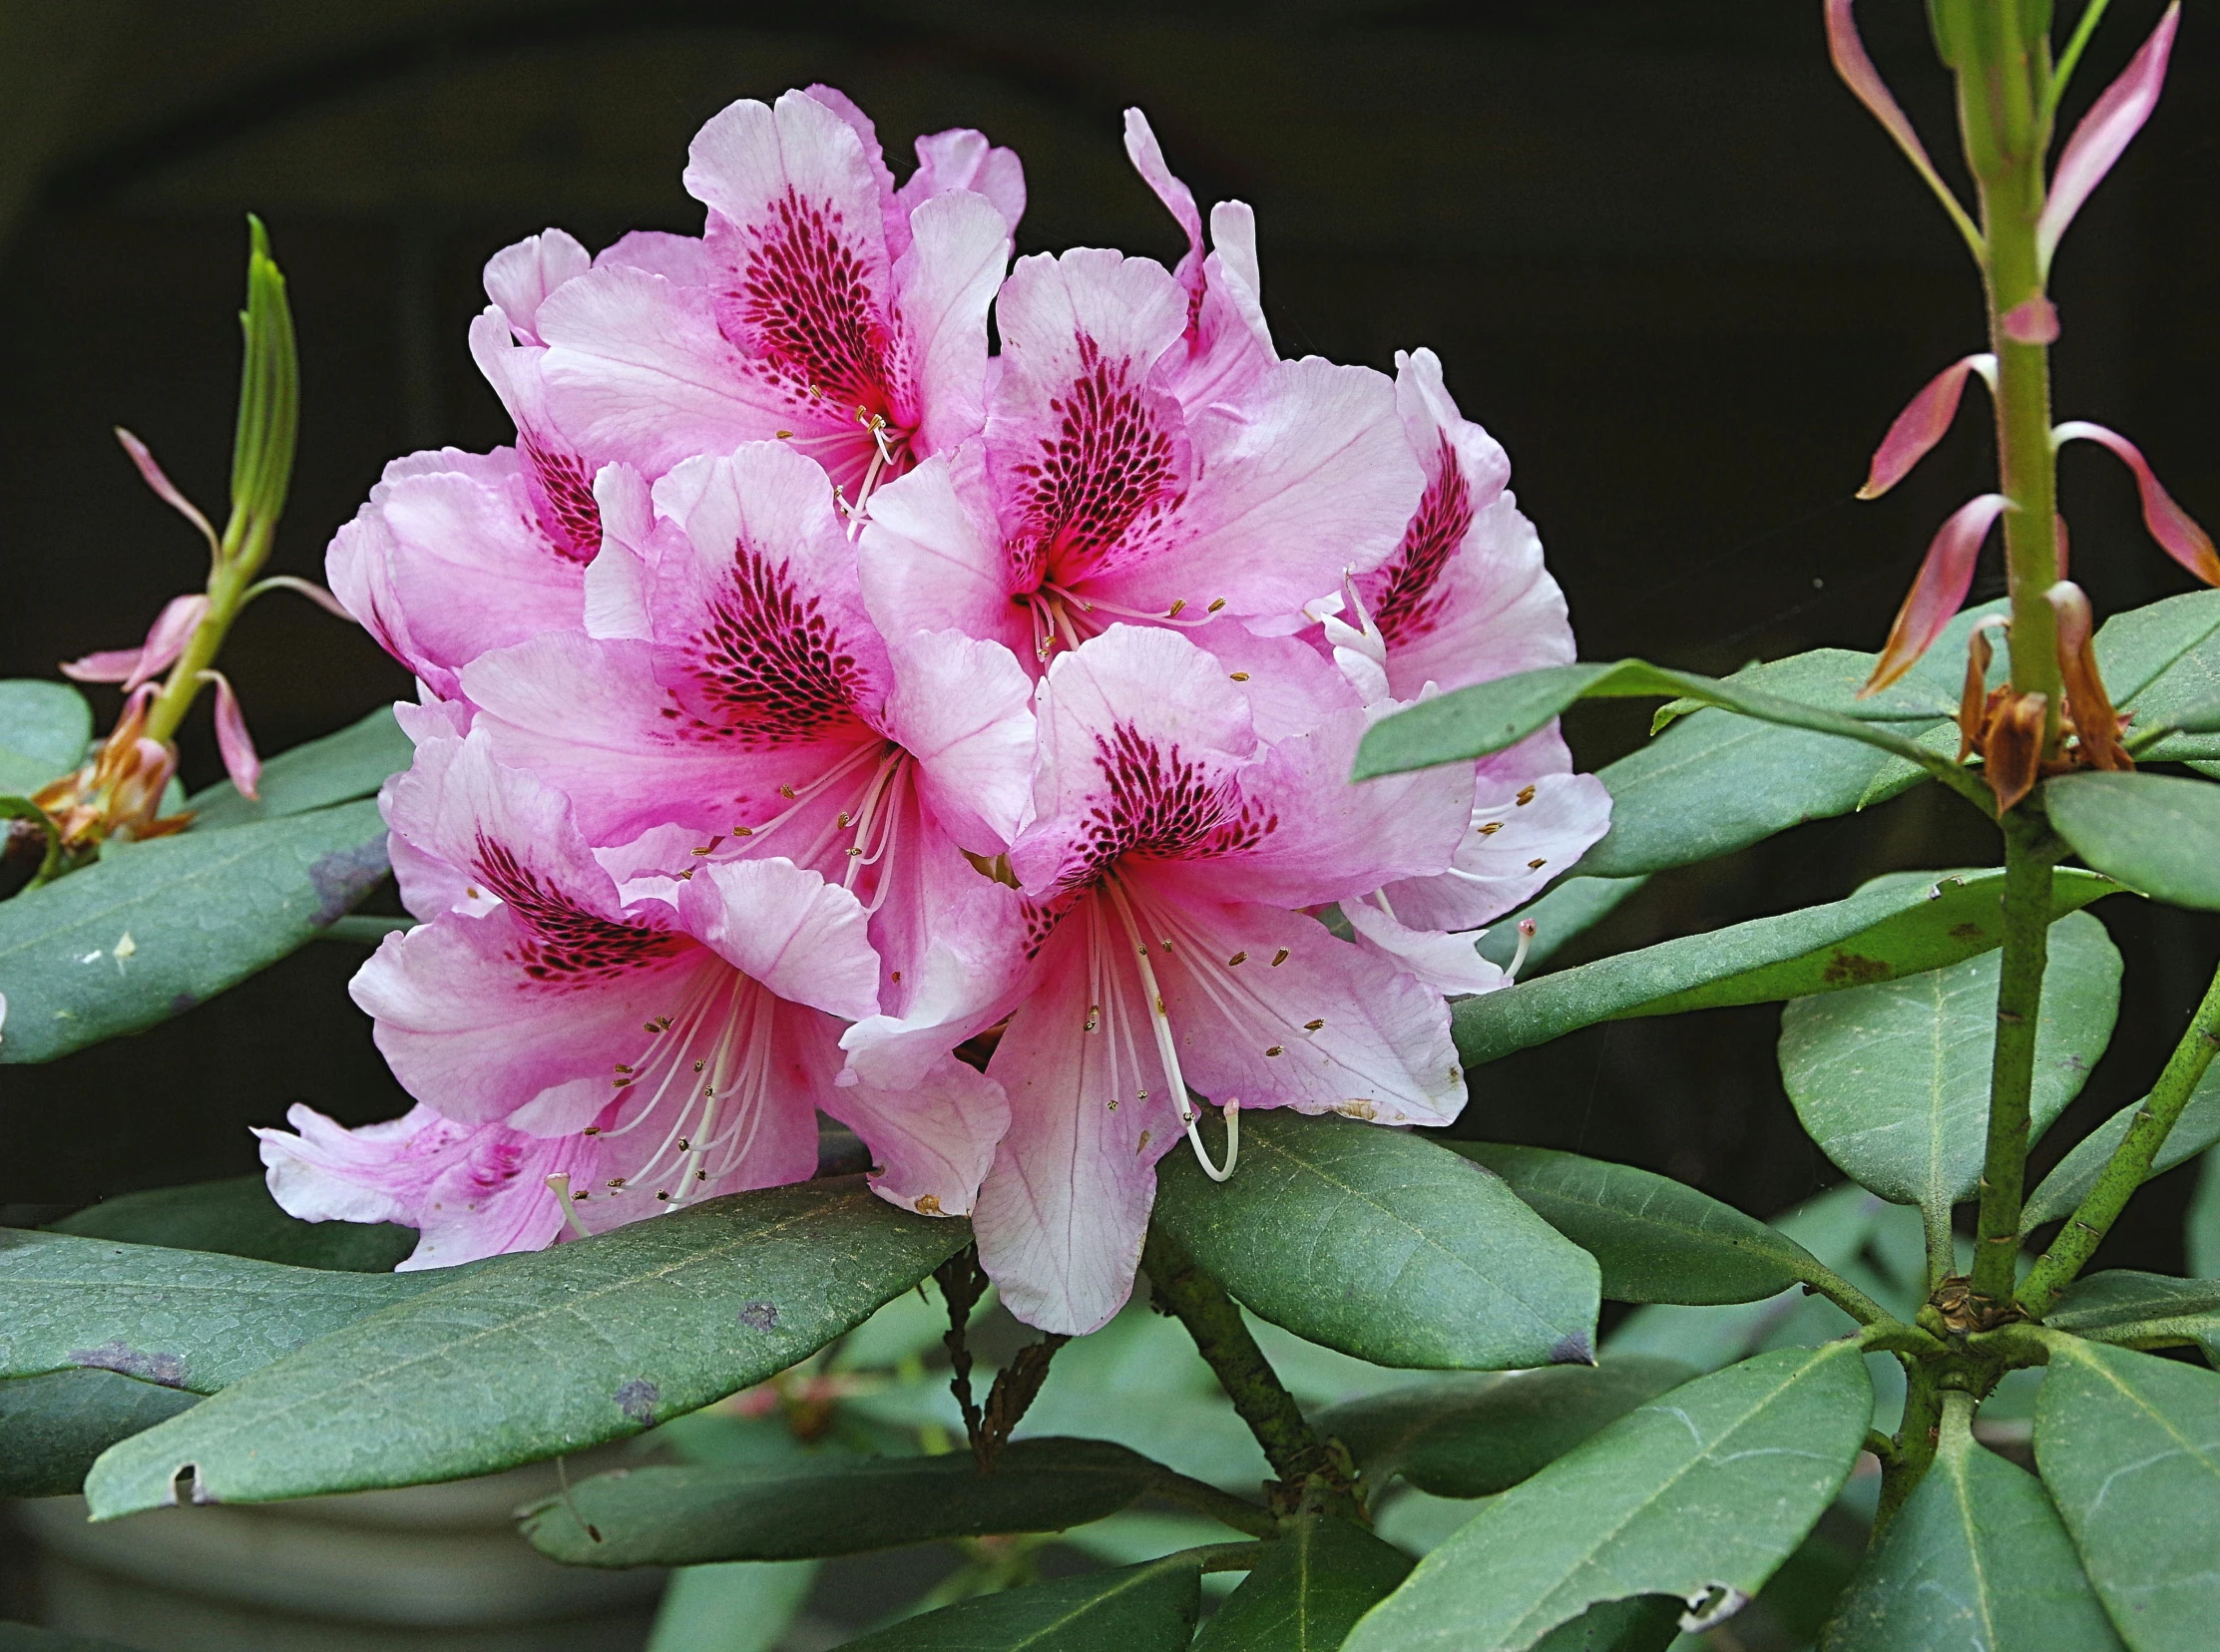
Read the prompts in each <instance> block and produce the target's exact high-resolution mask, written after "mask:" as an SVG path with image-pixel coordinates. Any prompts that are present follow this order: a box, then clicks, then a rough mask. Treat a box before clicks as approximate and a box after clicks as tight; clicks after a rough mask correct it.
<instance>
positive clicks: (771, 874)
mask: <svg viewBox="0 0 2220 1652" xmlns="http://www.w3.org/2000/svg"><path fill="white" fill-rule="evenodd" d="M676 906H677V910H678V921H679V923H680V924H681V925H683V926H684V928H685V930H686V931H687V933H688V934H690V935H692V936H693V937H694V938H695V939H696V940H698V941H699V942H700V943H701V944H702V945H703V946H705V947H707V948H708V949H709V950H710V951H712V952H714V953H715V954H716V955H717V956H718V957H719V958H721V959H723V960H724V961H725V962H726V963H728V964H730V965H731V966H732V967H733V968H734V969H735V970H738V971H739V972H740V973H741V974H743V975H745V976H748V977H749V978H750V979H752V980H755V981H758V982H760V983H762V985H763V986H764V987H766V988H768V989H769V990H770V991H771V992H773V993H776V994H777V995H778V996H779V997H780V998H782V999H789V1000H791V1001H793V1002H794V1003H796V1004H805V1005H808V1006H809V1007H810V1008H811V1009H814V1010H822V1011H825V1012H826V1013H828V1014H830V1015H835V1016H842V1017H845V1018H847V1019H848V1020H850V1021H855V1020H858V1019H860V1018H862V1017H865V1016H874V1015H877V1014H878V1011H879V955H878V954H877V953H876V952H874V951H872V950H871V942H870V938H869V933H868V932H869V920H868V918H867V917H866V915H865V913H864V910H863V904H862V903H861V902H860V901H858V900H857V899H856V898H855V896H854V895H852V894H851V893H849V892H848V891H847V890H845V889H842V888H841V887H840V886H839V885H838V884H828V883H827V882H825V880H824V879H823V878H822V877H820V876H819V875H818V874H817V873H815V872H808V871H804V870H803V869H801V868H800V867H797V866H796V865H794V863H793V862H792V861H789V860H783V859H776V858H773V859H767V860H746V861H712V862H707V863H704V864H703V865H702V867H701V868H700V870H699V871H698V872H696V873H695V874H694V876H693V877H691V878H690V879H688V880H687V881H686V882H685V883H684V884H683V885H682V886H681V887H680V889H679V891H678V893H677V896H676Z"/></svg>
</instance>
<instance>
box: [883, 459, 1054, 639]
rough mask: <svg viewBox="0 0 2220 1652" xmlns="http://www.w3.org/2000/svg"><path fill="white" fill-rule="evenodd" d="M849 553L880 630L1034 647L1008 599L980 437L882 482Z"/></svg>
mask: <svg viewBox="0 0 2220 1652" xmlns="http://www.w3.org/2000/svg"><path fill="white" fill-rule="evenodd" d="M856 551H857V562H858V568H859V574H860V577H861V580H862V584H863V601H864V606H865V608H866V609H867V610H868V611H869V612H870V615H871V619H872V620H873V622H874V623H876V624H877V626H878V627H879V630H880V631H881V632H882V633H883V634H885V635H887V636H900V635H902V634H903V633H904V632H906V631H911V630H927V631H938V630H957V631H962V632H963V633H964V634H965V635H966V636H977V637H982V638H985V639H988V640H992V641H998V642H1001V643H1003V644H1004V645H1005V646H1007V647H1009V648H1010V649H1011V650H1012V651H1013V653H1015V652H1016V650H1019V649H1026V650H1029V651H1030V650H1031V648H1032V645H1033V644H1032V636H1031V634H1030V630H1029V627H1028V625H1027V622H1026V615H1025V611H1024V610H1022V609H1020V608H1019V607H1018V606H1017V605H1016V604H1014V603H1012V602H1011V601H1010V575H1009V565H1008V559H1007V558H1006V557H1005V556H1004V554H1003V543H1002V531H1001V529H1000V528H999V527H998V526H997V525H996V522H995V515H994V500H993V495H992V492H991V490H990V487H989V484H988V481H987V472H986V449H985V444H984V443H982V442H978V441H971V442H965V443H963V444H962V445H961V446H959V447H958V448H957V449H956V451H955V452H953V453H937V454H935V455H934V456H933V457H932V458H930V459H927V460H926V461H924V463H922V464H920V465H919V466H918V467H917V468H916V469H915V470H913V471H911V472H909V473H908V474H907V475H904V476H898V477H896V478H895V479H894V480H893V481H892V482H887V483H883V484H882V485H881V486H880V488H879V490H878V492H876V493H874V494H873V495H872V496H871V513H870V515H869V516H867V517H866V518H865V519H864V524H863V536H862V538H861V539H860V540H859V541H858V542H857V547H856Z"/></svg>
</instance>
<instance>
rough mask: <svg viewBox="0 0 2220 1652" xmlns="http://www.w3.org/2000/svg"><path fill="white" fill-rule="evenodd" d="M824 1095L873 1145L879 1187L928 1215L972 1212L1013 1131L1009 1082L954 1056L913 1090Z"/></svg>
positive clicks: (874, 1185)
mask: <svg viewBox="0 0 2220 1652" xmlns="http://www.w3.org/2000/svg"><path fill="white" fill-rule="evenodd" d="M819 1094H820V1095H821V1096H822V1098H823V1105H824V1109H825V1111H826V1112H828V1113H830V1114H831V1115H832V1116H833V1117H834V1118H837V1119H839V1120H840V1122H841V1123H843V1124H845V1125H847V1126H848V1127H849V1128H850V1129H852V1130H854V1131H855V1132H856V1134H857V1135H859V1136H861V1137H862V1138H863V1140H864V1142H865V1143H866V1144H867V1145H868V1146H869V1147H870V1148H871V1156H872V1158H873V1159H874V1160H875V1161H876V1163H875V1168H874V1169H873V1171H872V1175H871V1191H872V1192H874V1193H876V1194H878V1196H879V1197H880V1198H882V1199H884V1200H886V1201H887V1203H889V1204H892V1205H898V1206H900V1207H901V1208H902V1209H904V1210H914V1211H916V1212H917V1213H918V1214H920V1215H922V1216H966V1215H969V1214H970V1213H971V1208H972V1204H973V1202H974V1200H976V1199H977V1197H978V1195H979V1184H980V1183H981V1182H982V1181H984V1180H986V1177H987V1171H988V1169H989V1167H991V1166H992V1165H993V1163H994V1161H995V1145H996V1143H998V1142H999V1141H1001V1140H1002V1138H1003V1135H1004V1134H1005V1133H1006V1132H1007V1131H1008V1130H1009V1128H1010V1103H1009V1101H1008V1100H1007V1099H1006V1098H1005V1097H1004V1095H1003V1093H1002V1086H1001V1085H1000V1084H998V1083H996V1082H995V1081H994V1080H993V1079H992V1078H990V1077H988V1076H987V1075H986V1074H985V1073H983V1072H980V1071H978V1070H977V1069H975V1068H972V1067H968V1066H966V1065H965V1064H964V1063H963V1062H962V1061H959V1060H957V1059H956V1058H955V1057H953V1056H950V1055H943V1056H942V1057H941V1058H940V1059H939V1060H938V1061H936V1062H935V1063H934V1064H933V1066H932V1068H931V1069H930V1070H929V1071H927V1072H926V1074H925V1075H924V1077H923V1078H922V1079H921V1080H919V1082H918V1083H917V1084H915V1085H914V1086H912V1087H909V1088H906V1089H899V1090H895V1089H880V1088H878V1087H877V1086H876V1085H873V1084H870V1083H851V1084H846V1085H838V1084H836V1085H832V1086H830V1087H827V1088H824V1089H821V1090H820V1091H819Z"/></svg>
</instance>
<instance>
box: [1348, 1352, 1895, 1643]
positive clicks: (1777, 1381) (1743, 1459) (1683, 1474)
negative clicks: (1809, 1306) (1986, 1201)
mask: <svg viewBox="0 0 2220 1652" xmlns="http://www.w3.org/2000/svg"><path fill="white" fill-rule="evenodd" d="M1872 1415H1873V1387H1872V1384H1871V1383H1869V1382H1868V1381H1867V1378H1866V1368H1865V1361H1864V1359H1863V1358H1862V1357H1861V1356H1860V1355H1859V1353H1858V1349H1857V1345H1856V1344H1855V1343H1854V1342H1850V1341H1844V1342H1838V1343H1830V1344H1828V1345H1827V1346H1825V1347H1823V1348H1794V1349H1783V1350H1781V1351H1779V1352H1778V1353H1773V1354H1760V1355H1759V1356H1757V1358H1755V1359H1753V1360H1746V1361H1744V1362H1743V1363H1742V1364H1740V1365H1738V1366H1732V1367H1729V1368H1728V1369H1727V1370H1725V1371H1722V1372H1719V1373H1716V1374H1715V1375H1713V1376H1710V1377H1699V1378H1697V1379H1696V1380H1695V1381H1694V1382H1692V1383H1688V1384H1685V1385H1683V1386H1682V1387H1680V1388H1677V1389H1673V1390H1672V1391H1670V1392H1669V1393H1666V1394H1662V1395H1660V1396H1658V1397H1657V1398H1656V1399H1655V1400H1652V1401H1650V1402H1649V1403H1648V1404H1647V1405H1645V1406H1643V1407H1641V1408H1640V1409H1639V1410H1637V1411H1634V1412H1632V1413H1629V1414H1628V1415H1627V1416H1625V1417H1622V1418H1620V1419H1619V1420H1618V1421H1617V1422H1616V1423H1613V1424H1612V1425H1610V1427H1608V1428H1606V1429H1605V1430H1603V1432H1602V1433H1600V1434H1598V1435H1596V1436H1594V1437H1593V1438H1592V1439H1590V1440H1589V1441H1587V1442H1586V1443H1585V1444H1584V1445H1582V1446H1576V1447H1575V1448H1574V1449H1573V1450H1571V1451H1570V1452H1568V1453H1567V1454H1566V1455H1564V1456H1561V1457H1559V1458H1558V1459H1557V1460H1556V1461H1554V1462H1553V1463H1552V1464H1551V1465H1550V1466H1549V1467H1547V1468H1545V1469H1543V1470H1542V1471H1541V1472H1540V1473H1538V1474H1536V1475H1535V1476H1534V1477H1533V1478H1531V1479H1529V1480H1526V1481H1524V1482H1523V1483H1521V1484H1519V1485H1516V1486H1514V1487H1512V1488H1511V1489H1510V1490H1509V1491H1506V1492H1505V1493H1504V1494H1503V1495H1502V1496H1501V1497H1498V1498H1496V1499H1495V1500H1494V1501H1492V1502H1490V1503H1488V1504H1486V1505H1485V1506H1484V1507H1483V1508H1482V1509H1481V1511H1480V1512H1479V1513H1478V1514H1477V1515H1476V1516H1475V1517H1474V1518H1473V1520H1472V1521H1471V1523H1469V1524H1468V1525H1466V1526H1465V1527H1464V1528H1463V1529H1461V1530H1460V1531H1458V1532H1457V1534H1456V1535H1455V1536H1453V1537H1451V1538H1450V1539H1449V1541H1447V1542H1446V1543H1444V1544H1442V1545H1441V1546H1440V1547H1439V1548H1437V1549H1435V1550H1434V1551H1433V1552H1432V1553H1431V1554H1429V1555H1428V1556H1427V1557H1426V1558H1425V1559H1424V1560H1422V1561H1420V1562H1419V1567H1418V1570H1417V1571H1415V1572H1413V1573H1412V1574H1411V1580H1410V1581H1409V1582H1408V1583H1406V1584H1404V1585H1403V1587H1402V1588H1400V1589H1398V1590H1397V1591H1396V1592H1395V1593H1394V1594H1392V1595H1390V1596H1389V1597H1388V1598H1387V1599H1386V1600H1384V1601H1382V1602H1381V1603H1380V1604H1379V1605H1378V1606H1376V1607H1374V1608H1373V1609H1372V1611H1371V1612H1370V1613H1369V1614H1368V1615H1367V1616H1366V1617H1365V1619H1364V1621H1363V1622H1362V1623H1360V1624H1358V1625H1357V1628H1356V1631H1355V1633H1353V1634H1352V1635H1351V1636H1350V1637H1349V1640H1348V1643H1347V1652H1422V1649H1429V1648H1441V1649H1443V1652H1447V1649H1449V1648H1453V1647H1454V1648H1467V1647H1527V1646H1532V1645H1533V1644H1534V1643H1535V1642H1536V1641H1538V1640H1540V1639H1541V1638H1542V1636H1543V1635H1545V1634H1547V1633H1548V1632H1549V1631H1550V1630H1552V1629H1554V1628H1555V1627H1556V1626H1557V1625H1558V1624H1560V1623H1564V1622H1566V1621H1568V1620H1570V1619H1572V1618H1574V1617H1576V1616H1578V1615H1579V1613H1581V1612H1582V1611H1584V1610H1586V1609H1587V1608H1588V1607H1589V1606H1590V1605H1591V1604H1593V1603H1594V1602H1596V1601H1599V1600H1621V1599H1624V1598H1626V1597H1628V1596H1631V1595H1659V1594H1668V1595H1678V1596H1680V1597H1681V1598H1682V1599H1683V1600H1695V1601H1708V1600H1711V1599H1713V1598H1715V1597H1717V1596H1718V1595H1719V1594H1720V1593H1721V1592H1722V1591H1731V1592H1733V1593H1739V1594H1742V1595H1744V1596H1749V1595H1754V1594H1755V1593H1756V1592H1757V1591H1758V1589H1759V1588H1761V1587H1762V1586H1763V1585H1764V1583H1765V1580H1766V1579H1767V1578H1768V1577H1770V1576H1771V1575H1772V1574H1773V1569H1774V1568H1775V1567H1776V1566H1778V1565H1779V1564H1780V1563H1781V1561H1782V1560H1783V1559H1785V1558H1786V1557H1787V1556H1788V1554H1789V1553H1790V1552H1791V1551H1792V1550H1794V1549H1795V1547H1796V1546H1797V1544H1798V1543H1800V1542H1801V1541H1802V1540H1803V1537H1804V1533H1805V1532H1807V1531H1808V1530H1810V1529H1811V1527H1812V1524H1813V1522H1814V1521H1816V1520H1817V1519H1818V1518H1819V1516H1820V1514H1821V1513H1822V1512H1823V1511H1824V1510H1825V1509H1826V1507H1827V1505H1828V1504H1829V1503H1831V1502H1833V1501H1834V1499H1835V1495H1836V1493H1837V1492H1838V1491H1840V1490H1841V1488H1842V1484H1843V1481H1844V1480H1845V1479H1846V1478H1848V1477H1849V1474H1850V1469H1851V1466H1852V1464H1853V1463H1855V1462H1856V1461H1857V1457H1858V1451H1859V1448H1860V1446H1862V1445H1863V1443H1864V1441H1865V1436H1866V1430H1867V1427H1868V1425H1869V1424H1870V1422H1871V1420H1872Z"/></svg>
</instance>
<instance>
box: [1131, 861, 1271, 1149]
mask: <svg viewBox="0 0 2220 1652" xmlns="http://www.w3.org/2000/svg"><path fill="white" fill-rule="evenodd" d="M1103 891H1104V893H1105V894H1106V895H1107V896H1108V897H1109V899H1110V904H1111V906H1112V907H1114V908H1115V909H1116V912H1117V916H1118V919H1119V921H1120V922H1121V923H1123V925H1124V926H1125V935H1126V938H1127V939H1128V940H1129V941H1130V942H1131V943H1132V947H1133V955H1134V957H1135V958H1137V959H1138V960H1139V961H1140V985H1141V992H1142V994H1143V995H1144V996H1145V997H1146V998H1147V1000H1148V1020H1149V1026H1150V1029H1151V1030H1152V1031H1153V1032H1155V1034H1156V1054H1157V1056H1158V1058H1159V1059H1160V1060H1161V1061H1162V1062H1163V1068H1164V1082H1165V1083H1166V1084H1168V1085H1169V1086H1170V1087H1171V1103H1172V1105H1173V1106H1175V1107H1177V1108H1178V1109H1179V1120H1180V1122H1181V1123H1183V1124H1184V1125H1186V1127H1187V1141H1188V1144H1189V1145H1190V1146H1192V1147H1193V1148H1194V1156H1195V1160H1196V1162H1197V1163H1199V1164H1200V1165H1201V1166H1202V1173H1203V1174H1204V1175H1206V1176H1208V1177H1209V1178H1210V1179H1211V1180H1212V1181H1220V1182H1222V1181H1225V1180H1227V1179H1228V1178H1230V1177H1231V1176H1232V1174H1233V1166H1234V1164H1235V1163H1236V1162H1237V1161H1238V1160H1239V1159H1240V1156H1241V1102H1240V1098H1239V1097H1237V1096H1228V1097H1226V1101H1225V1168H1224V1169H1222V1170H1221V1169H1219V1168H1218V1166H1217V1165H1216V1164H1215V1163H1214V1162H1213V1161H1212V1160H1211V1157H1210V1149H1209V1148H1207V1147H1205V1146H1203V1144H1202V1130H1201V1127H1200V1124H1199V1121H1198V1118H1197V1115H1196V1113H1195V1110H1194V1103H1193V1102H1191V1101H1189V1100H1188V1099H1187V1080H1186V1077H1185V1075H1184V1074H1183V1073H1181V1072H1180V1070H1179V1051H1178V1049H1177V1047H1176V1046H1175V1045H1174V1044H1173V1042H1172V1037H1171V1018H1170V1017H1168V1016H1166V1015H1165V1014H1164V995H1163V992H1162V990H1161V989H1160V988H1159V987H1158V986H1157V985H1156V972H1155V970H1154V968H1153V967H1152V966H1151V965H1150V964H1149V962H1148V943H1147V942H1146V941H1144V940H1143V939H1142V938H1141V932H1140V926H1139V925H1138V924H1136V923H1135V922H1134V921H1133V909H1132V906H1131V905H1130V903H1128V902H1127V900H1126V899H1125V892H1124V890H1123V889H1122V888H1120V887H1119V885H1118V881H1117V876H1116V874H1115V873H1112V874H1111V875H1110V876H1109V877H1107V878H1105V879H1104V880H1103ZM1113 996H1114V995H1113Z"/></svg>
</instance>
